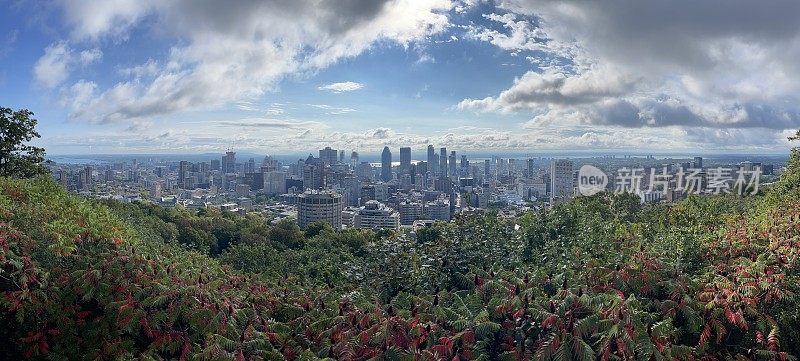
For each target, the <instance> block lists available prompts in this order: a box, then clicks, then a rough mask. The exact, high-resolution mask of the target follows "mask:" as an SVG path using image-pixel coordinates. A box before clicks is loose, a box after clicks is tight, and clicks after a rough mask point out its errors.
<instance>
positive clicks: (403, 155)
mask: <svg viewBox="0 0 800 361" xmlns="http://www.w3.org/2000/svg"><path fill="white" fill-rule="evenodd" d="M410 171H411V148H410V147H401V148H400V174H407V173H409V172H410Z"/></svg>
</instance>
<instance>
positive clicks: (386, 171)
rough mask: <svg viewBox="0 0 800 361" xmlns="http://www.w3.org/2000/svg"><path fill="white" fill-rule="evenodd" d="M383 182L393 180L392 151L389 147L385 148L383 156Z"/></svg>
mask: <svg viewBox="0 0 800 361" xmlns="http://www.w3.org/2000/svg"><path fill="white" fill-rule="evenodd" d="M381 180H383V181H384V182H388V181H390V180H392V151H391V150H389V147H383V153H382V154H381Z"/></svg>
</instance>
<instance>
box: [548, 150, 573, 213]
mask: <svg viewBox="0 0 800 361" xmlns="http://www.w3.org/2000/svg"><path fill="white" fill-rule="evenodd" d="M550 182H551V185H550V203H551V204H553V203H554V202H555V201H556V200H557V199H558V200H562V199H569V198H572V195H573V188H574V184H573V179H572V161H571V160H569V159H555V160H553V161H552V162H551V163H550Z"/></svg>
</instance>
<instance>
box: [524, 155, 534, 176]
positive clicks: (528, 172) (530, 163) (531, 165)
mask: <svg viewBox="0 0 800 361" xmlns="http://www.w3.org/2000/svg"><path fill="white" fill-rule="evenodd" d="M526 163H527V164H528V166H527V167H526V169H525V176H527V177H528V178H533V172H534V171H535V170H536V166H535V165H534V160H533V159H528V160H527V161H526Z"/></svg>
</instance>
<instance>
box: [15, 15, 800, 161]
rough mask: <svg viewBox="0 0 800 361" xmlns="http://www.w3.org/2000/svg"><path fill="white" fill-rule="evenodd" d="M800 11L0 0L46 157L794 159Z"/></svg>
mask: <svg viewBox="0 0 800 361" xmlns="http://www.w3.org/2000/svg"><path fill="white" fill-rule="evenodd" d="M797 14H800V2H798V1H795V0H775V1H768V2H761V1H751V0H726V1H722V0H717V1H710V0H671V1H655V0H654V1H643V0H605V1H556V0H553V1H548V0H494V1H484V0H335V1H334V0H327V1H324V0H228V1H222V0H0V106H4V107H10V108H13V109H22V108H26V109H30V110H31V111H33V112H34V113H35V116H36V118H37V119H38V120H39V126H38V130H39V133H40V134H41V136H42V138H41V139H39V140H37V144H38V145H42V146H44V147H45V148H46V149H47V151H48V154H51V155H58V154H135V153H148V154H152V153H174V154H187V153H207V152H222V151H224V150H225V149H227V148H233V149H235V150H239V151H252V152H257V153H263V154H288V153H311V152H315V150H316V149H320V148H323V147H325V146H331V147H333V148H335V149H344V150H347V151H350V150H357V151H359V152H362V153H370V152H373V153H376V154H377V153H379V152H380V150H381V149H382V148H383V147H384V146H387V145H388V146H389V147H390V148H399V147H400V146H411V147H412V148H413V149H414V151H415V154H419V155H421V154H423V153H424V151H425V148H426V146H427V144H434V145H435V146H436V147H437V148H438V147H448V148H449V149H453V150H459V151H462V152H467V153H469V152H480V153H483V154H486V153H489V152H518V153H527V154H535V153H537V152H546V151H565V150H580V151H623V152H624V151H632V152H633V151H638V152H642V151H644V152H652V153H658V152H721V153H725V152H732V153H785V152H786V150H787V149H789V147H790V146H791V145H790V143H788V141H787V140H786V138H787V136H789V135H791V134H793V133H794V132H795V130H796V129H798V128H800V107H799V106H798V104H800V102H798V98H799V97H800V76H798V75H800V62H798V61H797V59H800V21H797V20H796V15H797Z"/></svg>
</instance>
